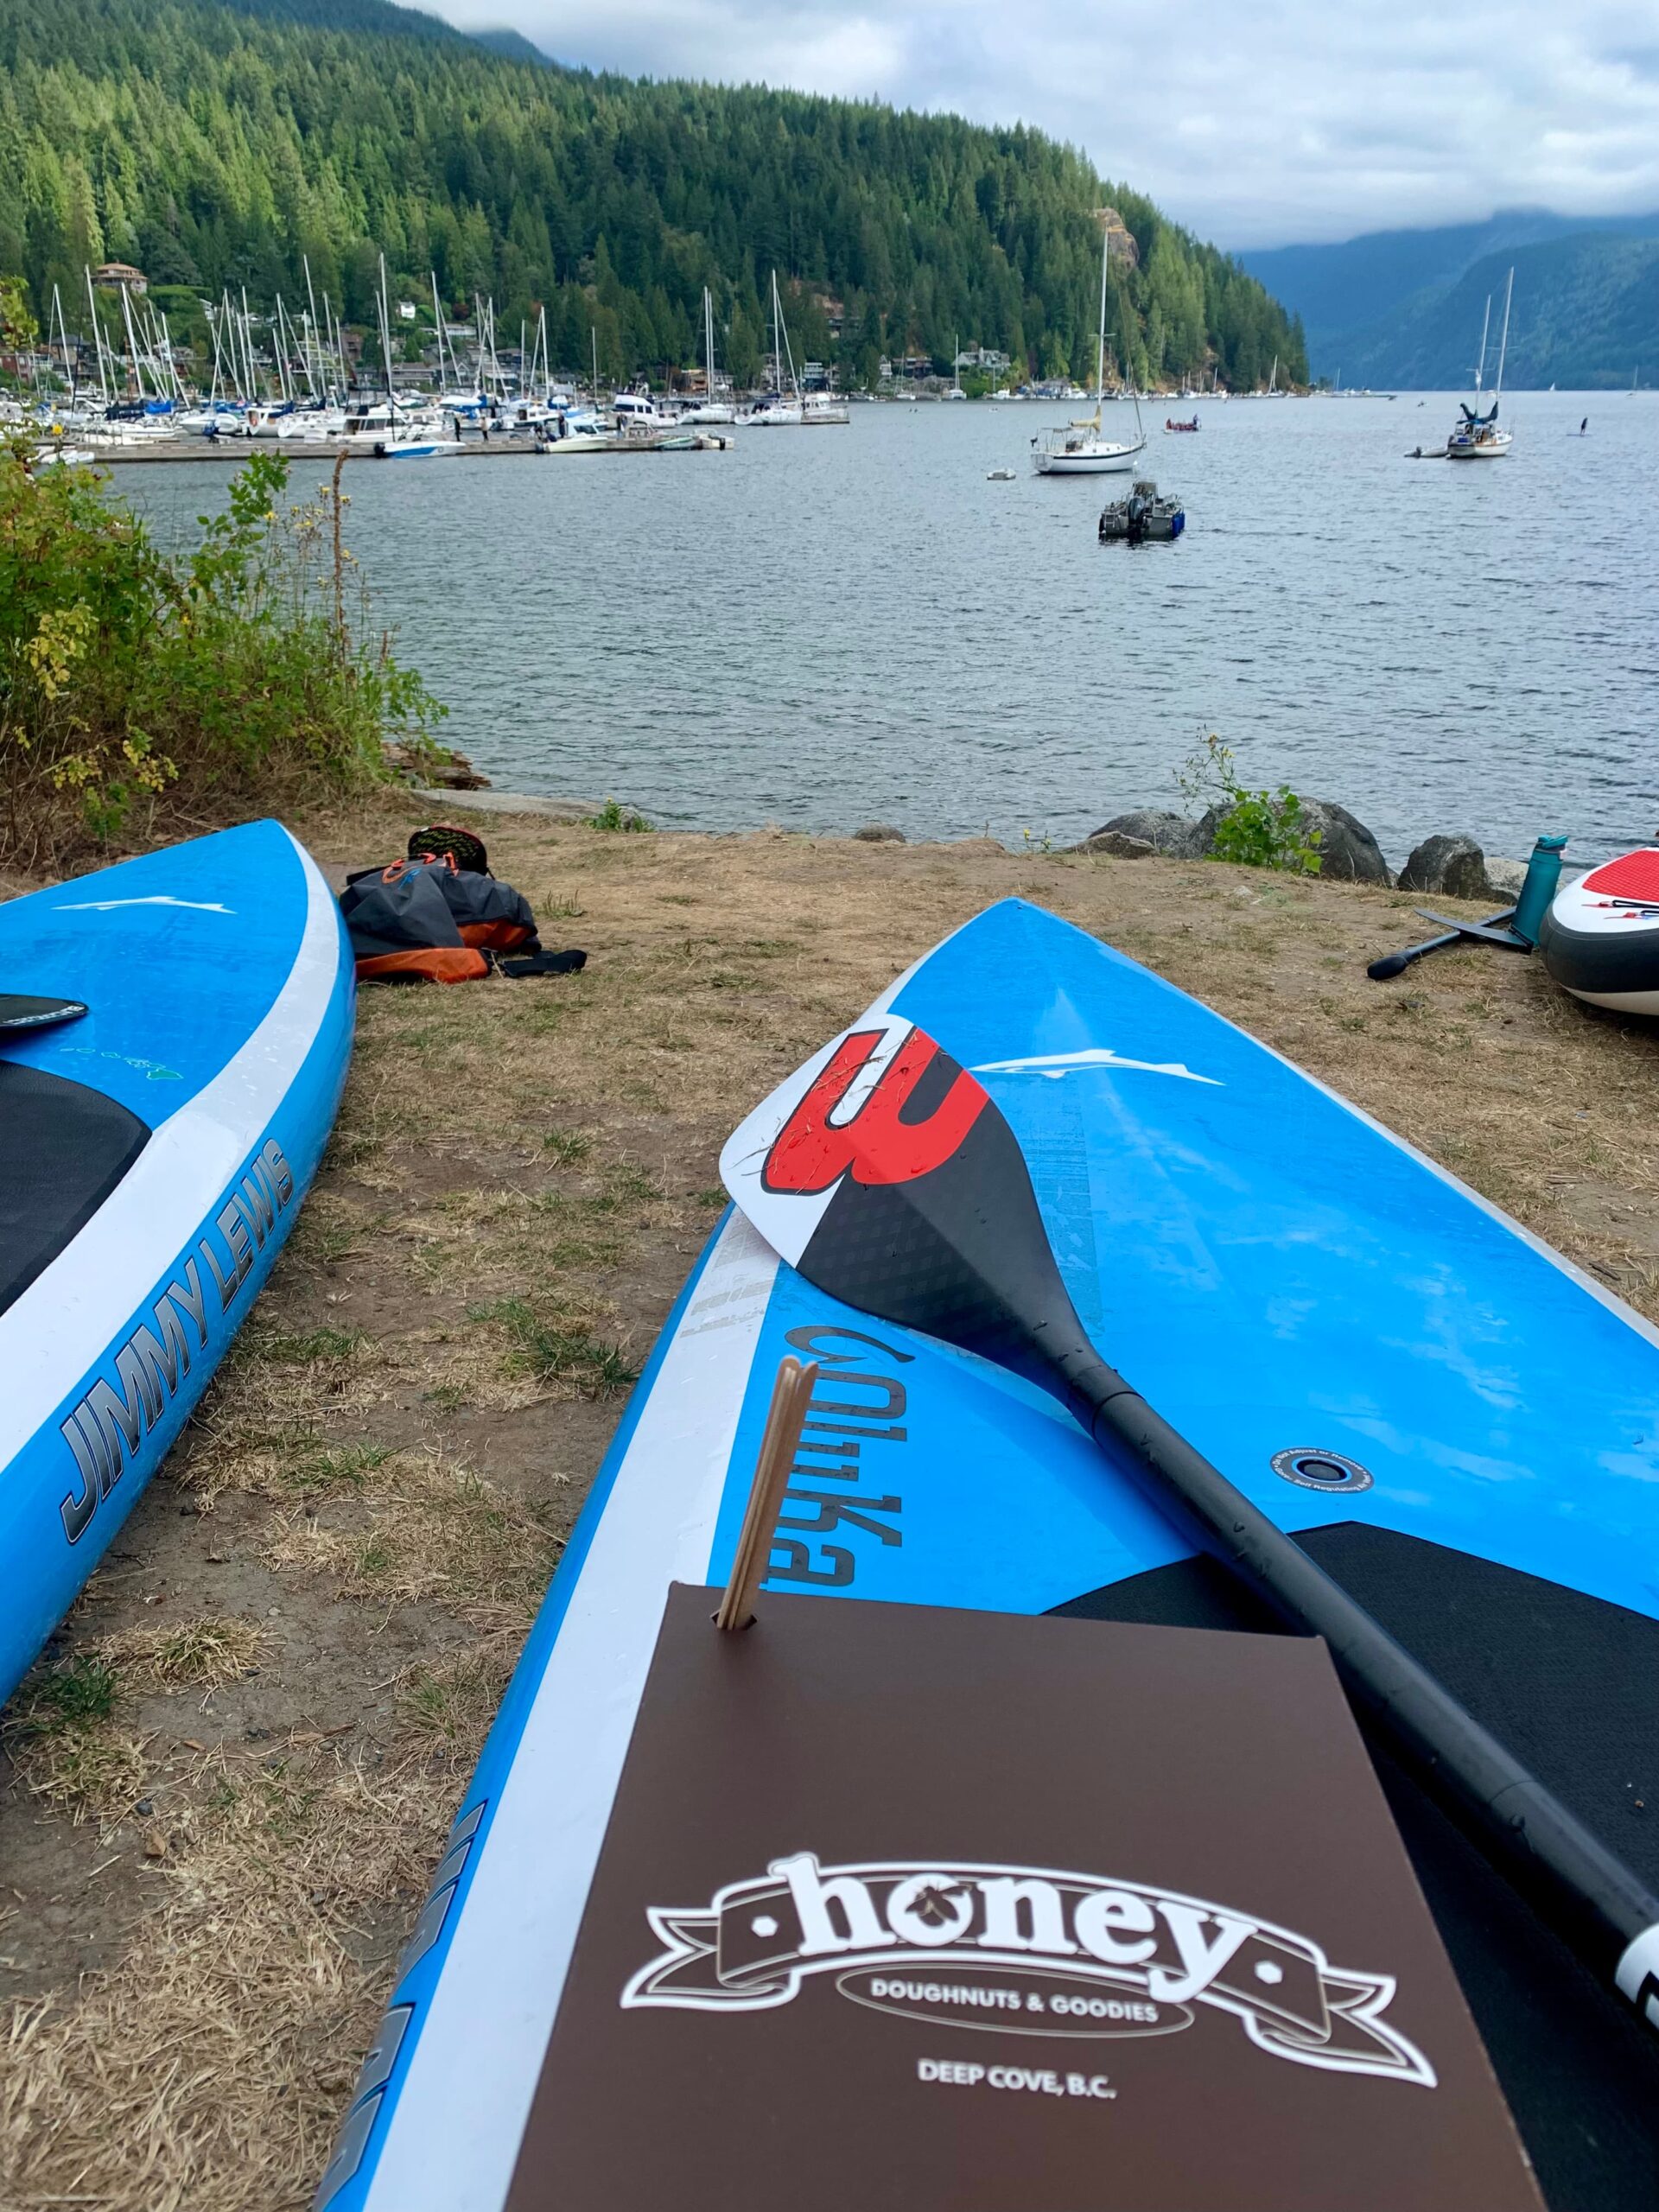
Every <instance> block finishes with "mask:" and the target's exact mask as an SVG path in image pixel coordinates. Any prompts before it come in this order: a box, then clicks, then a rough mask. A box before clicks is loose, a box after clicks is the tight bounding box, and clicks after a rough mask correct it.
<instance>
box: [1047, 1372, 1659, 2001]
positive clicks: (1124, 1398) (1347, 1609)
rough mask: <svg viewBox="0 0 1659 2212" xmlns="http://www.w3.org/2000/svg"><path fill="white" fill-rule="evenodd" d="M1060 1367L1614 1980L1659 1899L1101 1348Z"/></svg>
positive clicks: (1193, 1530)
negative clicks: (1317, 1641)
mask: <svg viewBox="0 0 1659 2212" xmlns="http://www.w3.org/2000/svg"><path fill="white" fill-rule="evenodd" d="M1079 1335H1081V1332H1079ZM1056 1365H1057V1367H1058V1370H1059V1371H1060V1373H1061V1374H1062V1375H1063V1376H1065V1384H1066V1395H1067V1397H1068V1399H1069V1401H1070V1402H1071V1407H1072V1409H1073V1411H1074V1412H1075V1413H1076V1414H1077V1418H1078V1419H1079V1421H1081V1422H1082V1424H1083V1426H1084V1427H1085V1428H1087V1429H1088V1430H1089V1432H1090V1435H1091V1436H1092V1437H1093V1438H1094V1440H1095V1441H1096V1444H1098V1445H1100V1446H1103V1448H1104V1449H1106V1450H1108V1451H1110V1452H1111V1453H1112V1456H1113V1458H1114V1459H1122V1458H1125V1457H1127V1459H1128V1462H1129V1465H1130V1468H1131V1471H1133V1472H1134V1473H1135V1476H1136V1478H1137V1479H1139V1481H1140V1482H1141V1486H1142V1488H1143V1489H1144V1490H1145V1491H1147V1494H1148V1496H1149V1497H1151V1499H1152V1500H1153V1503H1154V1504H1156V1505H1158V1506H1159V1507H1160V1509H1161V1510H1163V1511H1164V1513H1165V1514H1166V1515H1167V1516H1170V1517H1172V1518H1173V1519H1175V1520H1176V1521H1177V1522H1178V1523H1179V1524H1184V1525H1185V1529H1186V1530H1187V1532H1188V1533H1189V1534H1190V1535H1192V1537H1193V1538H1194V1539H1195V1540H1196V1541H1198V1543H1199V1544H1200V1545H1201V1546H1202V1548H1204V1549H1205V1551H1207V1552H1209V1553H1210V1554H1212V1555H1213V1556H1214V1557H1215V1558H1217V1560H1220V1561H1221V1563H1222V1564H1223V1565H1224V1567H1228V1568H1229V1569H1230V1571H1231V1572H1232V1573H1234V1574H1236V1576H1237V1577H1238V1579H1239V1580H1240V1581H1242V1582H1243V1583H1245V1584H1246V1585H1247V1586H1249V1588H1250V1589H1252V1590H1253V1591H1255V1593H1256V1595H1257V1596H1258V1597H1259V1598H1261V1599H1262V1600H1263V1601H1264V1602H1265V1603H1266V1604H1267V1605H1268V1606H1270V1607H1271V1608H1272V1610H1273V1611H1274V1612H1275V1613H1276V1614H1277V1615H1278V1616H1279V1618H1281V1620H1282V1621H1284V1622H1285V1623H1286V1624H1287V1625H1288V1626H1290V1627H1292V1628H1295V1629H1300V1630H1304V1631H1306V1632H1309V1633H1312V1634H1313V1635H1315V1636H1322V1637H1324V1638H1325V1642H1326V1643H1328V1644H1329V1645H1330V1647H1331V1655H1332V1658H1333V1659H1334V1660H1335V1662H1336V1664H1337V1668H1338V1672H1339V1673H1340V1674H1341V1675H1342V1678H1343V1681H1344V1683H1345V1685H1346V1687H1347V1688H1348V1691H1349V1693H1350V1694H1351V1696H1352V1697H1353V1699H1354V1700H1355V1701H1356V1702H1357V1704H1358V1705H1360V1706H1361V1707H1363V1710H1364V1711H1365V1712H1366V1713H1368V1714H1369V1715H1370V1718H1371V1719H1372V1720H1373V1721H1374V1722H1376V1724H1377V1725H1378V1726H1380V1727H1381V1728H1382V1729H1383V1731H1384V1732H1386V1734H1387V1735H1388V1737H1389V1740H1390V1742H1391V1743H1392V1744H1393V1745H1395V1746H1396V1747H1397V1748H1398V1749H1399V1750H1401V1751H1402V1752H1404V1754H1405V1755H1406V1757H1407V1758H1408V1762H1409V1764H1411V1766H1412V1767H1413V1768H1414V1770H1416V1771H1417V1772H1418V1773H1419V1774H1420V1775H1421V1777H1422V1778H1423V1779H1424V1780H1425V1781H1426V1783H1427V1784H1428V1786H1429V1787H1430V1789H1432V1790H1433V1793H1434V1795H1435V1796H1438V1797H1440V1799H1441V1800H1442V1801H1443V1802H1445V1803H1446V1808H1447V1810H1448V1811H1449V1812H1450V1813H1451V1814H1452V1816H1453V1818H1454V1819H1456V1820H1457V1821H1458V1822H1459V1826H1460V1827H1465V1828H1471V1829H1473V1830H1474V1831H1475V1832H1476V1835H1477V1840H1478V1841H1479V1842H1480V1844H1481V1845H1482V1847H1483V1848H1484V1851H1485V1852H1486V1853H1487V1855H1488V1856H1489V1857H1490V1858H1491V1859H1493V1860H1494V1861H1495V1862H1496V1863H1497V1864H1498V1865H1499V1866H1501V1867H1502V1868H1503V1871H1504V1872H1506V1873H1508V1874H1509V1875H1510V1878H1511V1879H1512V1880H1514V1881H1515V1883H1516V1886H1517V1887H1518V1888H1521V1889H1523V1890H1524V1891H1527V1892H1528V1893H1529V1895H1530V1896H1531V1897H1533V1898H1534V1899H1535V1902H1536V1903H1537V1904H1539V1905H1540V1906H1541V1908H1542V1909H1544V1910H1546V1911H1547V1912H1548V1916H1549V1917H1551V1918H1552V1919H1554V1920H1556V1921H1558V1922H1560V1923H1563V1932H1564V1933H1566V1934H1567V1935H1568V1936H1570V1937H1571V1938H1572V1940H1573V1944H1574V1948H1577V1949H1578V1950H1579V1951H1580V1953H1581V1954H1586V1955H1588V1956H1589V1958H1590V1959H1591V1960H1592V1961H1593V1962H1595V1963H1596V1964H1597V1965H1599V1967H1600V1970H1601V1972H1602V1973H1603V1974H1605V1975H1607V1976H1608V1977H1609V1978H1611V1976H1612V1975H1613V1974H1614V1973H1615V1972H1616V1970H1617V1968H1618V1965H1619V1963H1620V1961H1622V1960H1623V1959H1624V1955H1625V1953H1626V1952H1627V1951H1628V1950H1629V1948H1630V1945H1631V1944H1632V1943H1634V1942H1636V1941H1637V1938H1638V1937H1640V1936H1644V1935H1647V1934H1648V1933H1649V1930H1651V1929H1655V1928H1656V1927H1659V1897H1655V1896H1654V1895H1653V1894H1652V1892H1651V1891H1649V1889H1648V1887H1647V1885H1645V1884H1644V1883H1643V1881H1641V1880H1640V1879H1639V1878H1638V1877H1637V1875H1636V1874H1634V1873H1633V1872H1631V1870H1630V1868H1629V1867H1628V1866H1625V1865H1624V1863H1623V1862H1622V1861H1621V1860H1620V1859H1617V1858H1615V1857H1614V1855H1613V1854H1612V1853H1611V1852H1610V1851H1608V1850H1607V1849H1606V1848H1605V1847H1604V1846H1603V1845H1602V1844H1601V1843H1599V1841H1598V1840H1597V1839H1596V1838H1595V1836H1593V1835H1592V1834H1591V1832H1590V1831H1589V1829H1588V1828H1586V1827H1585V1826H1584V1824H1583V1822H1582V1821H1580V1820H1578V1819H1577V1818H1576V1817H1575V1816H1574V1815H1573V1814H1572V1813H1570V1812H1569V1811H1568V1810H1567V1807H1566V1806H1565V1805H1563V1804H1562V1803H1561V1802H1560V1799H1559V1798H1558V1797H1556V1796H1554V1794H1553V1793H1552V1792H1551V1791H1550V1790H1548V1789H1546V1788H1545V1787H1544V1785H1543V1783H1541V1782H1540V1781H1539V1780H1538V1779H1537V1778H1536V1777H1535V1776H1534V1775H1532V1774H1531V1773H1529V1771H1528V1770H1527V1769H1526V1768H1525V1767H1524V1766H1523V1765H1522V1764H1521V1762H1520V1760H1519V1759H1517V1758H1515V1756H1514V1755H1513V1754H1512V1753H1511V1752H1510V1751H1506V1750H1505V1749H1504V1747H1503V1745H1502V1744H1500V1743H1499V1742H1498V1741H1497V1738H1496V1737H1495V1736H1492V1735H1490V1734H1489V1733H1488V1732H1487V1731H1486V1730H1485V1729H1484V1728H1483V1727H1482V1726H1481V1725H1480V1723H1479V1722H1478V1720H1477V1719H1475V1718H1474V1716H1473V1714H1472V1713H1470V1712H1468V1711H1467V1710H1466V1708H1465V1707H1463V1706H1462V1705H1460V1704H1459V1702H1458V1700H1456V1698H1454V1697H1452V1695H1451V1694H1450V1693H1449V1692H1448V1691H1447V1690H1446V1689H1443V1688H1441V1686H1440V1683H1439V1682H1438V1681H1436V1680H1435V1679H1434V1677H1433V1675H1431V1674H1430V1673H1429V1672H1428V1670H1427V1668H1425V1667H1423V1666H1421V1665H1420V1663H1419V1662H1417V1661H1416V1660H1415V1659H1414V1658H1413V1657H1412V1656H1411V1654H1410V1653H1409V1652H1408V1650H1406V1649H1405V1648H1404V1646H1403V1645H1402V1644H1399V1643H1395V1639H1394V1638H1393V1637H1391V1636H1390V1635H1389V1632H1388V1630H1386V1629H1384V1628H1383V1627H1382V1626H1381V1625H1380V1624H1378V1623H1377V1622H1376V1620H1375V1619H1373V1618H1372V1617H1371V1615H1370V1613H1368V1612H1367V1611H1365V1609H1364V1607H1363V1605H1359V1604H1357V1602H1356V1601H1355V1600H1354V1599H1352V1598H1351V1597H1350V1596H1349V1594H1348V1592H1346V1591H1345V1590H1344V1588H1343V1586H1342V1585H1341V1584H1340V1583H1339V1582H1336V1581H1333V1580H1332V1578H1331V1576H1330V1575H1328V1574H1327V1573H1325V1569H1324V1568H1323V1567H1320V1566H1319V1565H1318V1564H1317V1563H1316V1562H1315V1561H1314V1560H1312V1559H1310V1558H1309V1557H1308V1555H1307V1554H1306V1552H1305V1551H1303V1550H1302V1549H1301V1548H1300V1545H1298V1544H1297V1543H1296V1542H1295V1541H1294V1540H1293V1539H1292V1538H1291V1537H1289V1536H1287V1535H1285V1533H1284V1531H1283V1530H1282V1529H1280V1528H1278V1527H1277V1526H1276V1525H1275V1524H1274V1522H1272V1521H1270V1520H1269V1519H1268V1516H1267V1515H1266V1514H1265V1513H1262V1512H1261V1511H1259V1510H1258V1509H1257V1508H1256V1507H1255V1506H1254V1505H1252V1504H1251V1503H1250V1502H1249V1499H1248V1498H1247V1497H1244V1496H1243V1493H1242V1492H1241V1491H1238V1490H1236V1489H1235V1487H1234V1486H1233V1484H1231V1483H1230V1482H1229V1481H1228V1480H1227V1478H1226V1477H1225V1476H1224V1474H1222V1473H1221V1472H1220V1471H1219V1470H1218V1469H1217V1468H1215V1467H1213V1466H1211V1464H1210V1462H1209V1460H1207V1459H1205V1457H1204V1455H1203V1453H1202V1452H1197V1451H1195V1450H1194V1449H1193V1447H1192V1445H1190V1444H1189V1443H1188V1442H1187V1441H1186V1440H1185V1438H1184V1437H1183V1436H1181V1435H1179V1433H1177V1432H1176V1431H1175V1430H1174V1429H1173V1428H1172V1427H1170V1425H1169V1423H1168V1422H1167V1421H1166V1420H1165V1419H1164V1418H1163V1416H1162V1415H1161V1414H1159V1413H1157V1412H1155V1411H1154V1408H1152V1407H1151V1406H1149V1405H1148V1404H1147V1402H1146V1400H1145V1399H1144V1398H1143V1397H1142V1396H1141V1395H1140V1393H1139V1391H1137V1390H1135V1389H1132V1388H1131V1387H1130V1385H1129V1384H1128V1383H1126V1382H1125V1381H1124V1379H1123V1377H1122V1376H1121V1375H1119V1374H1118V1373H1117V1372H1116V1370H1114V1369H1113V1368H1111V1367H1109V1366H1108V1365H1107V1364H1106V1363H1105V1361H1104V1360H1103V1359H1101V1358H1100V1357H1099V1356H1098V1355H1097V1354H1096V1352H1095V1351H1093V1350H1092V1348H1091V1347H1090V1346H1089V1345H1088V1344H1086V1343H1082V1344H1080V1346H1079V1350H1078V1351H1077V1353H1075V1354H1073V1355H1071V1356H1070V1357H1066V1356H1062V1357H1060V1358H1059V1359H1058V1361H1057V1362H1056ZM1645 1980H1646V1977H1645V1976H1643V1977H1642V1981H1643V1982H1645ZM1630 1994H1631V1995H1633V1996H1635V1997H1637V1999H1640V1997H1641V1995H1642V1984H1641V1982H1639V1983H1638V1985H1637V1988H1635V1989H1634V1990H1632V1991H1631V1992H1630Z"/></svg>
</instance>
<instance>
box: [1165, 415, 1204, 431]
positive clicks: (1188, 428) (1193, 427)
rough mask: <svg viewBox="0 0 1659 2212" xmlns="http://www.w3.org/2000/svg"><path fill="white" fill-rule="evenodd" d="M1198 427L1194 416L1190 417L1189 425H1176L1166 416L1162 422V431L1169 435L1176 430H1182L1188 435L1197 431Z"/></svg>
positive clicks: (1196, 418)
mask: <svg viewBox="0 0 1659 2212" xmlns="http://www.w3.org/2000/svg"><path fill="white" fill-rule="evenodd" d="M1200 427H1201V425H1200V423H1199V422H1198V416H1196V415H1195V416H1193V417H1192V421H1191V422H1190V423H1177V422H1174V421H1173V420H1171V419H1170V418H1168V417H1167V416H1166V418H1165V422H1164V429H1165V430H1166V432H1169V433H1173V432H1175V431H1177V430H1183V431H1185V432H1187V433H1188V434H1189V435H1190V434H1191V433H1192V431H1194V430H1196V429H1199V428H1200Z"/></svg>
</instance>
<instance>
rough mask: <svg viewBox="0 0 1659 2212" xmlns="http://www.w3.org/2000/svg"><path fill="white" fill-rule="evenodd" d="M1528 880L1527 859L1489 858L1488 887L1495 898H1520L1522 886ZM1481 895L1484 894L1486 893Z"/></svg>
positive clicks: (1487, 868) (1487, 863) (1487, 867)
mask: <svg viewBox="0 0 1659 2212" xmlns="http://www.w3.org/2000/svg"><path fill="white" fill-rule="evenodd" d="M1526 880H1527V864H1526V862H1525V861H1500V860H1489V861H1487V862H1486V889H1487V891H1488V892H1490V893H1491V895H1492V897H1493V898H1494V899H1518V898H1519V897H1520V896H1521V887H1522V884H1523V883H1524V882H1525V881H1526ZM1479 895H1481V896H1484V893H1482V894H1479Z"/></svg>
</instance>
